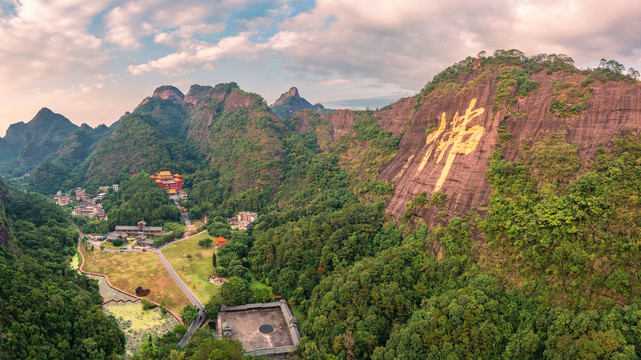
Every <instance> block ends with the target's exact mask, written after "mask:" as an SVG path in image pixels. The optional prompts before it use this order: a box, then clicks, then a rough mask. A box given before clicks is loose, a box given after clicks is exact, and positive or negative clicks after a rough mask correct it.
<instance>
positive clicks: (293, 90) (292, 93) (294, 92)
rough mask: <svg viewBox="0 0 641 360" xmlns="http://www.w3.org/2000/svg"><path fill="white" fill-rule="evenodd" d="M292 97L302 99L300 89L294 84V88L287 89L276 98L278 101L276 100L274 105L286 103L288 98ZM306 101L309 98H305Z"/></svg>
mask: <svg viewBox="0 0 641 360" xmlns="http://www.w3.org/2000/svg"><path fill="white" fill-rule="evenodd" d="M290 98H294V99H296V100H298V99H302V98H301V97H300V94H299V93H298V89H297V88H296V87H295V86H292V88H291V89H289V91H287V92H286V93H283V94H281V95H280V97H279V98H278V99H276V101H274V103H273V104H272V107H274V106H276V105H285V102H286V100H287V99H290ZM305 102H307V100H305ZM310 105H311V104H310Z"/></svg>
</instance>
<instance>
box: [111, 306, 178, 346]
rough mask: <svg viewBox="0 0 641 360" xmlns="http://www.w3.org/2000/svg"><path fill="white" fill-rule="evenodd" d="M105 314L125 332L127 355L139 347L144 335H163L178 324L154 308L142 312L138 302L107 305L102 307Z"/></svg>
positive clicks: (171, 317)
mask: <svg viewBox="0 0 641 360" xmlns="http://www.w3.org/2000/svg"><path fill="white" fill-rule="evenodd" d="M103 308H104V309H105V312H107V313H108V314H109V315H113V316H114V317H115V318H116V321H117V322H118V326H119V327H120V328H121V329H122V330H123V331H124V332H125V337H126V338H127V345H126V350H127V355H126V356H131V355H133V352H134V351H135V350H136V349H137V348H138V346H140V344H141V343H142V341H143V340H144V337H145V335H147V334H150V335H153V336H160V335H163V334H165V333H167V332H169V331H170V330H173V328H174V327H175V326H176V325H177V324H179V322H178V320H176V318H174V317H173V316H171V314H169V313H167V314H163V312H162V310H160V309H158V308H155V309H151V310H143V309H142V304H141V303H140V301H136V302H124V303H114V302H111V303H108V304H105V305H103Z"/></svg>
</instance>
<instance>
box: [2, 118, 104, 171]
mask: <svg viewBox="0 0 641 360" xmlns="http://www.w3.org/2000/svg"><path fill="white" fill-rule="evenodd" d="M114 127H115V125H112V127H107V126H105V125H100V126H98V127H96V128H95V129H94V128H92V127H90V126H89V125H87V124H82V125H81V126H77V125H75V124H73V123H72V122H71V121H69V119H67V118H66V117H64V116H62V115H60V114H56V113H54V112H53V111H51V110H49V109H48V108H42V109H41V110H40V111H39V112H38V113H37V114H36V116H35V117H34V118H33V119H31V121H29V122H28V123H24V122H19V123H15V124H12V125H11V126H10V127H9V129H8V130H7V133H6V135H5V137H4V138H0V174H2V175H4V176H7V177H19V176H22V175H24V174H25V173H28V172H30V171H32V170H33V169H34V168H35V167H36V166H38V164H40V162H42V161H43V160H45V159H55V158H59V159H64V161H66V162H68V161H82V160H84V158H86V157H87V155H88V154H89V153H90V152H91V148H92V146H93V145H94V144H95V143H96V142H97V141H99V140H100V139H102V138H104V137H106V136H108V135H109V133H110V131H111V130H112V129H113V128H114Z"/></svg>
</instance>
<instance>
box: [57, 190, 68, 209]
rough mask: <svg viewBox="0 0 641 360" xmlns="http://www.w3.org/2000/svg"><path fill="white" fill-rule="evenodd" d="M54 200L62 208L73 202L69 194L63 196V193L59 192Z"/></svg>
mask: <svg viewBox="0 0 641 360" xmlns="http://www.w3.org/2000/svg"><path fill="white" fill-rule="evenodd" d="M53 199H54V201H55V202H56V204H58V205H60V206H65V205H67V204H69V203H70V202H71V198H70V196H69V194H64V195H62V191H58V192H57V193H56V196H54V197H53Z"/></svg>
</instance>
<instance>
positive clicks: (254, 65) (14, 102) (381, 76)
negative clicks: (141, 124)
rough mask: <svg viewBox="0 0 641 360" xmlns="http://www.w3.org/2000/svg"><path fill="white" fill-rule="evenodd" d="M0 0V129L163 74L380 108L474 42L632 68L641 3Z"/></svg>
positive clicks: (142, 89) (114, 108)
mask: <svg viewBox="0 0 641 360" xmlns="http://www.w3.org/2000/svg"><path fill="white" fill-rule="evenodd" d="M604 4H605V3H604V2H603V1H596V0H574V1H569V0H557V1H552V0H494V1H479V0H447V1H436V0H433V1H425V0H394V1H392V0H389V1H383V0H349V1H346V0H317V1H288V0H263V1H253V0H222V1H221V0H209V1H176V0H173V1H170V0H136V1H124V0H92V1H85V0H56V1H45V0H21V1H16V0H0V136H2V135H4V132H5V130H6V128H7V127H8V126H9V124H11V123H15V122H18V121H29V120H30V119H31V118H32V117H33V116H34V115H35V114H36V112H37V111H38V110H39V109H40V108H41V107H45V106H46V107H49V108H50V109H52V110H53V111H55V112H58V113H61V114H63V115H65V116H67V117H68V118H69V119H70V120H71V121H73V122H75V123H77V124H80V123H83V122H84V123H88V124H90V125H92V126H95V125H98V124H100V123H106V124H110V123H112V122H114V121H116V120H117V119H118V118H119V117H120V116H121V115H122V114H123V113H124V112H125V111H131V110H133V109H134V108H135V106H136V105H137V104H138V103H139V102H140V101H141V100H142V99H144V98H145V97H146V96H149V95H151V93H152V92H153V90H154V89H155V88H156V87H157V86H160V85H165V84H171V85H175V86H177V87H178V88H179V89H181V90H182V91H183V92H187V91H188V89H189V86H190V85H192V84H201V85H215V84H218V83H221V82H230V81H234V82H237V83H238V84H239V85H240V87H241V88H243V89H244V90H247V91H252V92H256V93H258V94H260V95H262V96H263V97H264V98H265V100H266V101H267V102H268V103H272V102H273V101H274V100H275V99H276V98H277V97H278V96H279V95H280V94H281V93H283V92H285V91H287V90H288V89H289V88H290V87H291V86H296V87H298V89H299V90H300V92H301V95H302V96H303V97H305V98H307V99H308V100H309V101H310V102H312V103H317V102H320V103H322V104H324V105H325V106H327V107H334V108H339V107H351V108H364V107H367V106H369V107H371V108H376V107H380V106H383V105H386V104H388V103H391V102H392V101H394V100H396V99H399V98H401V97H405V96H411V95H414V94H416V93H417V92H418V91H420V89H421V88H422V87H423V86H424V85H425V83H427V82H428V81H429V80H430V79H431V78H432V76H434V74H436V73H437V72H438V71H440V70H442V69H444V68H445V67H447V66H449V65H451V64H453V63H455V62H457V61H459V60H461V59H463V58H465V57H467V56H474V55H476V54H477V53H478V52H479V51H481V50H485V51H487V52H488V53H491V52H493V51H494V50H496V49H510V48H517V49H520V50H522V51H524V52H525V53H526V54H528V55H532V54H536V53H563V54H567V55H569V56H571V57H573V58H574V59H575V61H576V63H577V65H578V66H581V67H594V66H596V65H598V63H599V60H600V59H601V58H607V59H617V60H618V61H620V62H622V63H623V64H624V65H626V66H628V67H634V68H636V69H640V68H641V58H640V56H641V55H640V49H641V17H639V15H641V2H635V1H621V0H611V1H608V2H607V5H604Z"/></svg>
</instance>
